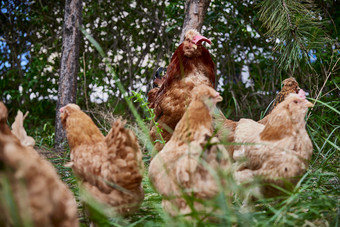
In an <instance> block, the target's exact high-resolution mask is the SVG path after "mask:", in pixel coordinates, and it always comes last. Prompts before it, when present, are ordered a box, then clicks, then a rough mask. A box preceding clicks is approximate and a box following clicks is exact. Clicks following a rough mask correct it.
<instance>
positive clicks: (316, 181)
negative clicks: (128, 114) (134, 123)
mask: <svg viewBox="0 0 340 227" xmlns="http://www.w3.org/2000/svg"><path fill="white" fill-rule="evenodd" d="M338 105H339V103H336V104H334V102H333V105H332V106H333V107H337V106H338ZM319 111H322V113H323V114H325V116H323V117H322V116H320V115H319V114H318V113H319ZM332 111H333V110H332V109H331V108H328V107H327V106H326V105H323V104H322V103H321V102H320V103H319V104H317V106H316V107H315V108H314V111H313V112H312V114H311V116H310V117H309V119H308V124H307V129H308V132H309V135H310V137H311V140H312V142H313V146H314V153H313V157H312V160H311V161H310V166H309V169H308V171H307V172H306V174H305V175H304V176H303V177H302V178H301V180H300V182H299V183H298V184H297V186H296V187H295V189H294V191H293V192H289V194H288V195H286V196H282V197H277V198H271V199H260V200H258V201H256V202H254V203H253V204H252V209H251V211H249V212H240V211H241V202H240V199H239V197H238V195H237V194H235V195H233V197H232V201H231V202H230V201H228V198H227V196H225V195H227V194H228V193H229V192H230V191H234V192H236V191H237V192H239V193H241V194H242V190H243V191H244V190H245V189H244V188H242V187H241V188H240V186H238V185H236V184H235V183H234V184H233V183H232V182H231V183H230V185H227V187H228V188H224V189H222V190H221V191H222V192H221V193H220V194H219V195H218V197H217V199H216V200H215V203H214V204H213V206H214V207H215V208H216V209H218V210H221V212H220V213H218V212H216V213H213V214H211V215H212V216H214V217H215V219H214V220H213V221H208V220H203V221H202V218H201V215H198V214H192V216H191V217H192V220H189V221H188V220H187V219H185V218H184V217H175V218H171V217H169V215H167V214H166V213H164V212H163V210H162V206H161V196H160V195H159V194H158V193H157V192H156V191H155V190H154V189H153V187H152V186H151V183H150V181H149V178H148V176H147V170H148V164H149V160H150V152H151V151H148V150H145V151H144V157H143V160H144V161H145V164H146V166H145V173H144V178H143V187H144V191H145V199H144V202H143V203H142V205H141V207H140V209H139V210H138V211H137V212H136V213H135V214H133V215H131V216H129V217H125V218H114V219H112V218H111V219H107V218H105V217H104V216H102V215H101V214H100V213H99V214H98V217H99V220H102V221H103V219H105V223H106V224H101V225H100V226H339V225H340V223H339V218H340V205H339V201H340V183H339V181H340V176H339V172H340V167H339V160H340V159H339V146H338V145H337V144H338V140H339V129H340V126H339V124H338V123H339V122H338V120H337V119H335V118H334V116H333V117H332V114H331V113H330V112H332ZM333 112H334V111H333ZM108 125H109V124H108ZM137 135H138V136H140V137H142V138H141V139H140V141H145V135H143V134H142V133H141V131H139V133H137ZM143 146H144V145H143V144H142V147H143ZM51 152H52V151H51ZM68 159H69V157H68V154H65V155H64V156H63V157H60V158H53V159H50V161H52V163H53V164H54V166H55V167H56V169H57V170H58V172H59V174H60V175H61V177H62V180H63V181H64V182H66V183H67V184H68V185H69V187H70V188H71V190H72V191H73V193H74V194H75V195H76V197H77V199H78V200H79V189H78V186H77V183H76V179H75V178H74V176H73V174H72V172H71V171H70V169H69V168H65V167H64V166H63V165H64V164H65V163H66V162H67V161H68ZM190 199H192V200H195V198H189V200H190ZM79 214H80V221H81V222H82V225H83V226H87V225H88V224H89V220H88V218H87V217H86V216H85V215H84V211H83V207H82V206H81V203H79Z"/></svg>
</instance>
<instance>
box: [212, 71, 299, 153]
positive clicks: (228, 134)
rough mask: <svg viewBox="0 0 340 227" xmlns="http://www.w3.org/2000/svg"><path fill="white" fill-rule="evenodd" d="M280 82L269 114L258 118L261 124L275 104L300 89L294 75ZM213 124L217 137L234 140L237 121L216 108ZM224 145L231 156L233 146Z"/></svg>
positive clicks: (266, 119) (265, 120) (223, 139)
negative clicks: (278, 90) (281, 84)
mask: <svg viewBox="0 0 340 227" xmlns="http://www.w3.org/2000/svg"><path fill="white" fill-rule="evenodd" d="M282 83H283V87H282V89H281V91H280V92H279V93H278V94H277V96H276V98H275V100H274V103H273V104H272V106H271V109H270V111H269V114H268V115H267V116H265V117H264V118H263V119H261V120H259V121H258V123H260V124H263V125H265V124H267V122H268V119H269V118H270V115H271V113H272V111H273V110H274V109H275V108H276V107H277V105H279V104H280V103H281V102H283V101H284V100H285V98H286V97H287V96H288V95H289V94H297V93H298V92H299V90H300V87H299V84H298V82H297V81H296V80H295V78H294V77H290V78H287V79H285V80H284V81H283V82H282ZM214 124H215V128H218V129H219V131H218V137H219V138H220V139H221V140H222V141H228V142H234V134H235V129H236V126H237V125H238V124H239V122H238V121H233V120H229V119H227V118H225V116H224V114H223V113H222V112H221V111H220V110H218V111H217V112H216V113H215V115H214ZM226 147H227V149H228V151H229V152H230V154H231V156H233V155H232V154H233V152H234V146H229V145H227V146H226Z"/></svg>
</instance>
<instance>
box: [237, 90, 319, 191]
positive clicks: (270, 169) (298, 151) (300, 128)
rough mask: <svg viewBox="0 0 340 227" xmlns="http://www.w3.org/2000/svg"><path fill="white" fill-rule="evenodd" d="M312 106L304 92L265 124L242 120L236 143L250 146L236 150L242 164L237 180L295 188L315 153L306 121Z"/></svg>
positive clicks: (293, 96)
mask: <svg viewBox="0 0 340 227" xmlns="http://www.w3.org/2000/svg"><path fill="white" fill-rule="evenodd" d="M311 106H312V104H311V103H310V102H308V101H307V100H306V97H305V94H304V91H303V90H302V89H301V90H300V92H299V94H290V95H289V96H288V97H287V98H286V99H285V100H284V101H283V102H282V103H280V104H279V105H277V107H276V108H275V109H274V110H273V112H272V113H271V114H270V115H269V118H268V121H267V123H266V124H265V125H263V124H260V123H257V122H255V121H253V120H250V119H241V120H240V121H239V122H238V123H237V126H236V128H235V134H234V140H235V142H236V143H247V144H244V145H241V146H239V147H236V148H235V151H234V154H233V158H234V159H235V160H236V161H237V163H238V171H237V172H236V174H235V178H236V179H237V180H238V181H239V182H241V183H247V182H250V181H252V180H253V179H254V178H256V177H259V178H261V179H262V180H263V182H266V183H272V184H276V185H278V186H280V187H283V188H286V189H291V187H292V186H295V184H296V183H297V181H298V180H299V177H300V176H302V175H303V174H304V173H305V171H306V169H307V167H308V161H309V160H310V159H311V156H312V152H313V146H312V142H311V140H310V138H309V136H308V134H307V131H306V128H305V124H306V122H305V120H304V117H305V115H306V112H307V109H308V107H311ZM249 143H250V144H249ZM251 144H255V145H251ZM244 160H245V161H244ZM260 192H261V194H262V195H264V196H266V197H268V196H274V195H278V194H280V191H278V190H277V189H275V188H273V187H271V186H262V187H261V188H260Z"/></svg>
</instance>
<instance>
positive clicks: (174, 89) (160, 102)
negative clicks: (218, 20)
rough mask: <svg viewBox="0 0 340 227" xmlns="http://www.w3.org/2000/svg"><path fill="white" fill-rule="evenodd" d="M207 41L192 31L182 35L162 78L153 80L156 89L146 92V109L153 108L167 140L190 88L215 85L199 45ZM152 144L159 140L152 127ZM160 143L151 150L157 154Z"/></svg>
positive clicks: (209, 62)
mask: <svg viewBox="0 0 340 227" xmlns="http://www.w3.org/2000/svg"><path fill="white" fill-rule="evenodd" d="M203 41H206V42H208V43H211V41H210V40H209V39H207V38H205V37H203V36H201V35H200V34H199V33H198V32H197V31H196V30H189V31H188V32H187V33H186V34H185V38H184V41H183V43H182V44H181V45H180V46H179V47H178V48H177V49H176V51H175V53H174V54H173V56H172V58H171V61H170V64H169V66H168V67H167V72H166V75H165V76H164V77H163V78H162V79H161V80H158V81H157V84H158V85H160V87H156V88H154V89H152V90H150V91H149V93H148V101H149V103H150V104H149V107H150V108H153V109H154V112H155V115H156V119H155V120H156V121H157V122H158V124H159V128H160V129H161V130H162V133H161V136H162V138H163V139H164V141H165V142H167V141H169V140H170V138H171V135H172V132H173V130H174V129H175V127H176V125H177V123H178V121H179V120H180V119H181V118H182V116H183V114H184V112H185V109H186V108H187V106H188V105H189V103H190V101H191V99H192V89H193V88H194V87H196V86H198V85H201V84H204V85H207V86H210V87H214V85H215V65H214V63H213V61H212V59H211V57H210V54H209V51H208V50H207V49H206V48H205V47H204V46H203V45H202V42H203ZM150 136H151V139H152V141H156V140H162V138H161V137H160V135H159V134H158V132H157V129H156V126H153V127H152V129H151V132H150ZM163 146H164V144H162V143H160V142H156V143H155V149H156V150H157V151H160V150H161V149H162V147H163Z"/></svg>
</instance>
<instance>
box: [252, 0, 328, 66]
mask: <svg viewBox="0 0 340 227" xmlns="http://www.w3.org/2000/svg"><path fill="white" fill-rule="evenodd" d="M259 8H260V11H259V15H260V18H259V19H260V20H261V21H262V22H263V26H264V27H266V28H267V29H268V31H267V35H268V36H269V37H270V38H271V39H272V42H273V43H274V50H278V51H279V52H280V53H281V55H280V57H279V59H278V62H279V66H280V67H282V68H284V69H291V70H293V71H294V69H295V68H297V67H298V65H299V64H300V62H301V61H305V62H310V61H311V57H312V52H313V50H314V51H315V50H322V49H323V48H324V47H325V46H326V45H329V43H330V44H331V40H330V39H329V37H327V35H326V33H325V32H324V31H323V23H324V21H323V20H322V19H321V17H322V15H321V14H320V12H318V11H317V10H316V7H315V6H314V2H313V1H312V0H308V1H294V0H293V1H292V0H275V1H269V0H264V1H262V2H260V3H259Z"/></svg>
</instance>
